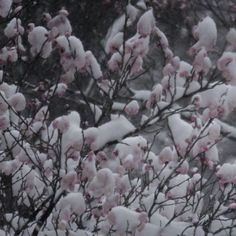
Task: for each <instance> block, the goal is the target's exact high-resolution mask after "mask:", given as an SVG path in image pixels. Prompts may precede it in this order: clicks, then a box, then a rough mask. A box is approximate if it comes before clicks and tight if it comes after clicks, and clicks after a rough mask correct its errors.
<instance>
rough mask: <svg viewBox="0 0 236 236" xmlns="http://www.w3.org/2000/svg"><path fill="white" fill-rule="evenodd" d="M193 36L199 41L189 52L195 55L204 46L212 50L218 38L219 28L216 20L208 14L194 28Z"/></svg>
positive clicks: (207, 49)
mask: <svg viewBox="0 0 236 236" xmlns="http://www.w3.org/2000/svg"><path fill="white" fill-rule="evenodd" d="M193 36H194V38H195V39H197V40H198V41H197V42H196V43H195V44H194V45H193V46H192V47H191V48H190V50H189V53H190V54H191V55H195V54H196V53H198V52H199V50H201V49H202V48H205V50H206V51H209V50H212V49H213V47H214V46H215V44H216V40H217V28H216V24H215V22H214V20H213V19H212V18H211V17H209V16H207V17H205V18H204V19H203V20H202V21H201V22H199V23H198V25H196V26H195V27H194V28H193Z"/></svg>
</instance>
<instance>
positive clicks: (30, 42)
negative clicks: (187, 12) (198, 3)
mask: <svg viewBox="0 0 236 236" xmlns="http://www.w3.org/2000/svg"><path fill="white" fill-rule="evenodd" d="M36 2H37V1H36ZM36 2H35V3H34V4H36ZM109 2H110V1H102V3H101V4H102V5H106V4H108V3H109ZM150 2H151V1H150ZM157 2H158V1H153V2H152V3H153V5H152V3H149V5H148V4H146V2H145V1H143V0H140V1H129V3H128V5H127V6H125V8H124V13H123V14H122V15H121V16H120V17H119V18H118V19H116V20H115V21H114V23H113V25H112V26H111V27H110V29H109V30H108V33H107V35H106V37H105V38H104V37H103V48H102V50H101V55H97V53H94V52H93V48H88V46H87V45H86V44H85V42H83V40H81V39H80V34H79V33H78V34H77V32H76V31H74V27H75V24H76V22H72V20H70V12H69V11H67V10H66V9H65V8H62V9H60V10H59V12H58V13H57V14H55V15H54V14H52V15H51V13H48V12H43V13H42V15H41V17H42V19H43V20H42V21H41V23H40V22H39V21H38V20H36V19H35V21H34V20H33V19H31V20H30V21H28V19H27V18H24V17H23V14H21V13H24V12H25V7H27V4H26V3H25V2H24V1H18V0H13V1H10V0H0V16H1V17H2V18H1V19H2V20H3V21H2V22H3V23H2V24H1V29H2V32H3V34H2V35H1V40H2V41H3V42H4V43H1V44H0V45H1V49H0V64H1V65H0V209H1V210H0V235H6V236H10V235H20V236H36V235H38V236H46V235H51V236H56V235H60V236H66V235H70V236H88V235H89V236H90V235H91V236H92V235H97V236H105V235H107V236H126V235H130V236H144V235H145V236H147V235H148V236H177V235H182V236H183V235H195V236H212V235H218V236H223V235H232V236H234V235H236V224H235V209H236V191H235V184H236V162H235V160H233V161H231V160H229V159H227V160H225V159H224V158H223V152H222V149H223V150H224V146H223V145H222V143H223V141H225V140H226V138H227V137H231V138H232V137H233V138H235V128H234V127H232V126H231V125H229V124H227V122H228V118H229V117H230V116H233V112H234V110H235V108H236V87H235V84H236V75H235V74H236V71H235V65H236V54H235V48H236V47H235V44H236V33H235V32H236V31H235V29H234V28H231V29H230V30H229V32H228V33H227V34H226V37H225V39H224V40H225V42H226V43H225V48H224V49H223V51H222V52H219V50H218V44H217V39H218V27H217V26H218V22H217V21H216V19H215V18H214V17H213V16H208V15H207V14H205V16H204V17H203V18H202V20H199V22H198V23H197V24H196V25H195V26H194V25H192V28H193V29H192V36H193V38H192V39H193V40H194V42H193V43H192V44H191V45H189V47H188V50H187V51H186V52H185V56H184V57H182V56H181V55H178V53H176V52H175V50H173V49H172V45H171V43H170V42H169V41H168V37H167V36H166V34H165V32H164V31H165V30H163V29H161V28H162V27H161V25H159V21H158V20H157V19H158V17H157V16H156V11H155V8H154V7H155V6H157V5H158V4H157ZM176 3H179V4H180V8H181V9H182V10H184V9H188V2H187V1H183V0H181V1H173V3H172V5H171V7H172V11H173V9H174V8H175V6H176V5H175V4H176ZM25 4H26V5H25ZM165 4H166V5H165ZM168 4H169V5H168ZM151 6H153V7H151ZM165 6H170V1H159V5H158V7H160V9H164V8H165ZM98 10H99V9H98ZM204 13H205V12H204ZM152 51H154V52H155V58H154V62H156V61H158V60H159V61H161V60H162V62H163V65H160V67H159V66H158V67H159V68H158V73H156V72H155V71H153V70H152V69H150V65H149V63H150V58H149V57H150V55H152ZM152 56H153V55H152ZM149 77H152V78H153V79H152V82H153V83H149V82H150V81H151V80H150V78H149ZM141 79H142V81H143V82H141V83H140V82H139V81H138V80H141ZM140 84H141V85H142V86H143V87H144V88H145V89H140V87H139V86H140Z"/></svg>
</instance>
